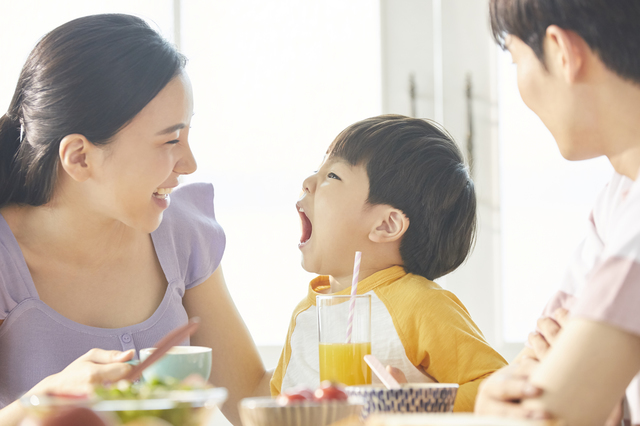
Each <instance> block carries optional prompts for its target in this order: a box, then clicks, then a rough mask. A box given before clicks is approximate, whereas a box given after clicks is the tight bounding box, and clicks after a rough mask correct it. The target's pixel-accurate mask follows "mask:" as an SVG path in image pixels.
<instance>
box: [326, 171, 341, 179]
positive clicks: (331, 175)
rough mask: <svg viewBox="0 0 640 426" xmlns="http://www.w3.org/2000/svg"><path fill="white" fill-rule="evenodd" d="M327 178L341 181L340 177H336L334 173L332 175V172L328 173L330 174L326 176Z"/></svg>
mask: <svg viewBox="0 0 640 426" xmlns="http://www.w3.org/2000/svg"><path fill="white" fill-rule="evenodd" d="M327 177H328V178H329V179H338V180H342V179H340V176H338V175H337V174H335V173H333V172H330V173H329V174H328V175H327Z"/></svg>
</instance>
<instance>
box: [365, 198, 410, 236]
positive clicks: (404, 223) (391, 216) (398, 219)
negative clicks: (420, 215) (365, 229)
mask: <svg viewBox="0 0 640 426" xmlns="http://www.w3.org/2000/svg"><path fill="white" fill-rule="evenodd" d="M408 228H409V218H408V217H407V216H406V215H405V214H404V213H403V212H402V210H398V209H395V208H393V207H390V206H387V208H386V209H384V211H383V215H382V218H381V220H379V221H378V222H377V223H376V224H375V226H374V228H373V229H372V230H371V232H369V239H370V240H371V241H373V242H374V243H390V242H393V241H398V240H399V239H400V238H402V236H403V235H404V233H405V232H407V229H408Z"/></svg>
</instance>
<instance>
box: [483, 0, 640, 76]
mask: <svg viewBox="0 0 640 426" xmlns="http://www.w3.org/2000/svg"><path fill="white" fill-rule="evenodd" d="M490 9H491V29H492V32H493V37H494V38H495V40H496V41H497V42H498V44H500V45H501V46H502V47H503V48H504V47H505V46H504V37H505V34H511V35H514V36H516V37H518V38H519V39H521V40H522V41H523V42H525V43H526V44H527V45H528V46H529V47H531V49H533V51H534V52H535V54H536V56H537V57H538V59H540V61H541V62H542V63H544V51H543V42H544V38H545V34H546V31H547V27H549V25H557V26H559V27H560V28H562V29H565V30H570V31H573V32H575V33H576V34H578V35H579V36H580V37H582V39H583V40H584V41H585V42H586V43H587V44H588V45H589V47H590V48H591V50H593V51H594V52H595V53H596V54H597V55H598V56H599V57H600V60H601V61H602V63H604V65H605V66H606V67H607V68H609V69H610V70H611V71H613V72H614V73H616V74H617V75H618V76H620V77H622V78H624V79H627V80H630V81H633V82H635V83H640V1H638V0H490Z"/></svg>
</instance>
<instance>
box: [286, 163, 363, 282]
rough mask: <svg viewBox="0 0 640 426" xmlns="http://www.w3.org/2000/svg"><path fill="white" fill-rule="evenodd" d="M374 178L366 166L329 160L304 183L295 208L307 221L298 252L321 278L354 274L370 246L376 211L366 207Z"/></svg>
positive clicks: (303, 263) (304, 261)
mask: <svg viewBox="0 0 640 426" xmlns="http://www.w3.org/2000/svg"><path fill="white" fill-rule="evenodd" d="M368 196H369V178H368V176H367V171H366V169H365V167H364V166H352V165H350V164H349V163H347V162H346V161H345V160H343V159H341V158H337V157H331V156H329V155H327V156H326V157H325V160H324V161H323V163H322V164H321V165H320V169H319V170H318V171H317V172H316V173H315V174H313V175H311V176H309V177H308V178H306V179H305V180H304V182H303V195H302V197H301V198H300V200H299V201H298V203H297V204H296V206H297V207H298V213H299V214H300V219H301V221H302V236H301V238H300V244H298V247H299V248H300V251H301V252H302V267H303V268H304V269H306V270H307V271H309V272H314V273H317V274H321V275H331V276H333V277H342V276H347V275H350V274H351V273H352V272H353V258H354V254H355V252H356V251H357V250H361V251H362V250H363V249H364V248H365V247H366V245H367V244H368V243H369V231H370V230H371V227H372V225H374V223H375V217H374V214H375V209H371V208H370V207H371V206H369V204H368V203H367V198H368Z"/></svg>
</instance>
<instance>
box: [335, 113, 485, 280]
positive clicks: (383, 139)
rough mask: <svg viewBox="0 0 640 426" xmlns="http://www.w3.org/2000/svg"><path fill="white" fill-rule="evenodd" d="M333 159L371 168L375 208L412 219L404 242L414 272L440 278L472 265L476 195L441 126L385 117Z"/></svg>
mask: <svg viewBox="0 0 640 426" xmlns="http://www.w3.org/2000/svg"><path fill="white" fill-rule="evenodd" d="M329 153H330V155H331V156H335V157H338V158H342V159H344V160H346V161H347V162H348V163H349V164H351V165H364V166H366V170H367V175H368V177H369V197H368V199H367V202H368V203H369V204H374V205H375V204H387V205H390V206H392V207H395V208H397V209H399V210H402V212H403V213H404V214H405V215H406V216H407V217H408V218H409V228H408V229H407V231H406V233H405V234H404V236H403V237H402V241H401V243H400V255H401V256H402V261H403V262H404V269H405V270H406V271H407V272H408V273H413V274H417V275H422V276H423V277H425V278H428V279H430V280H434V279H436V278H438V277H441V276H442V275H445V274H447V273H449V272H451V271H453V270H454V269H456V268H457V267H458V266H460V265H461V264H462V262H464V260H465V259H466V258H467V256H468V255H469V252H470V251H471V247H472V245H473V242H474V239H475V233H476V195H475V190H474V186H473V181H472V180H471V177H470V176H469V172H468V168H467V167H466V165H465V164H464V159H463V157H462V153H461V152H460V150H459V149H458V147H457V146H456V143H455V142H454V141H453V139H452V137H451V136H450V135H449V134H448V133H447V132H446V131H445V130H444V129H442V128H441V127H440V126H438V125H437V124H436V123H434V122H431V121H426V120H420V119H416V118H409V117H405V116H402V115H381V116H378V117H373V118H369V119H366V120H363V121H360V122H358V123H355V124H353V125H351V126H349V127H347V128H346V129H345V130H343V131H342V133H340V134H339V135H338V137H337V138H336V140H335V141H334V142H333V144H332V145H331V147H330V148H329Z"/></svg>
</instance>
